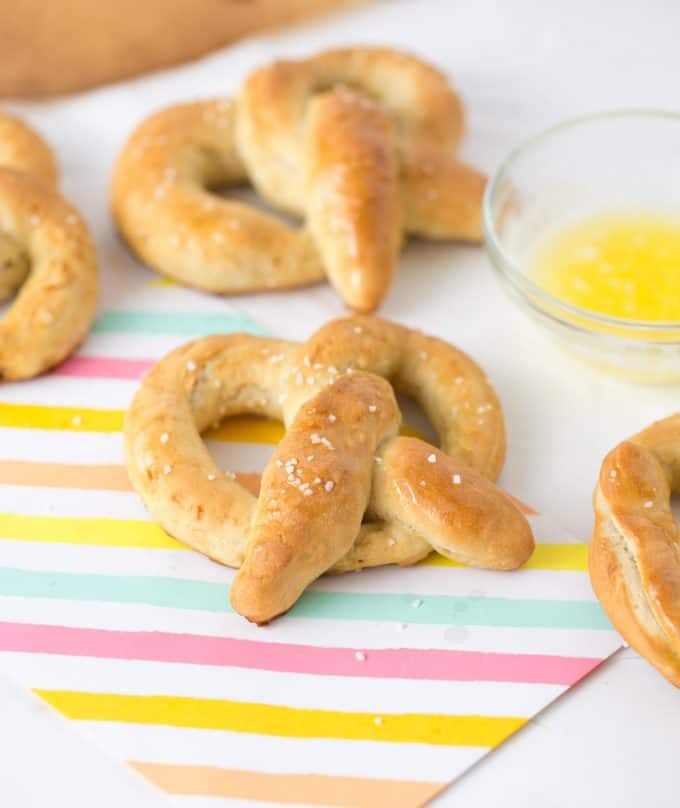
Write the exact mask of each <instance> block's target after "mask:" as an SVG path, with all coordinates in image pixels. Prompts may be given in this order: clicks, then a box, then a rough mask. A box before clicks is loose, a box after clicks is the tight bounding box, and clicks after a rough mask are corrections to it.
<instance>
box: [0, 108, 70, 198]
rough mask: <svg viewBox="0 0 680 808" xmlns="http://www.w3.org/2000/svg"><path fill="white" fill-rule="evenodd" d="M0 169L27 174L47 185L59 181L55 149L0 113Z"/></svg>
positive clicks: (17, 122)
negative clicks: (1, 167) (53, 152)
mask: <svg viewBox="0 0 680 808" xmlns="http://www.w3.org/2000/svg"><path fill="white" fill-rule="evenodd" d="M0 166H5V167H7V168H13V169H15V170H16V171H24V172H26V173H27V174H31V175H33V176H34V177H36V178H37V179H40V180H42V181H43V182H45V183H47V184H48V185H56V184H57V179H58V178H59V171H58V169H57V162H56V160H55V159H54V155H53V154H52V149H50V147H49V146H48V145H47V143H45V141H44V140H43V139H42V138H41V137H40V135H39V134H38V133H37V132H34V131H33V130H32V129H31V128H30V127H29V126H27V125H26V124H25V123H23V121H20V120H19V119H18V118H13V117H12V116H11V115H7V114H5V113H2V114H0Z"/></svg>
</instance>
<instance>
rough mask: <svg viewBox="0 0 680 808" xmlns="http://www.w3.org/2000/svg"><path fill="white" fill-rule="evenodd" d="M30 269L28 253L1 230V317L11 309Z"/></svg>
mask: <svg viewBox="0 0 680 808" xmlns="http://www.w3.org/2000/svg"><path fill="white" fill-rule="evenodd" d="M30 270H31V262H30V259H29V256H28V253H27V252H26V251H25V250H24V249H23V248H22V247H21V245H20V244H19V243H18V242H17V241H16V240H15V239H14V238H12V236H10V235H8V234H7V233H3V232H0V317H3V316H4V315H5V314H6V313H7V311H8V310H9V307H10V306H11V304H12V302H13V301H14V298H15V297H16V296H17V294H18V293H19V291H20V289H21V287H22V286H23V284H24V282H25V281H26V279H27V278H28V275H29V272H30Z"/></svg>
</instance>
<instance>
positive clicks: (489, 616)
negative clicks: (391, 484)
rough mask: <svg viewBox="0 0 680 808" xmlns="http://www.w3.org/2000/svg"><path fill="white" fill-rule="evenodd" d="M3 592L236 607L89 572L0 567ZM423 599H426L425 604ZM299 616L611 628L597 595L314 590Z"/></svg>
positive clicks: (208, 593) (207, 594) (204, 587)
mask: <svg viewBox="0 0 680 808" xmlns="http://www.w3.org/2000/svg"><path fill="white" fill-rule="evenodd" d="M0 595H10V596H18V597H33V598H54V599H57V600H83V601H104V602H107V603H144V604H148V605H152V606H165V607H171V608H175V609H191V610H195V611H205V612H229V611H231V607H230V606H229V587H228V586H227V585H226V584H219V583H211V582H205V581H194V580H187V579H180V578H156V577H153V578H152V577H145V576H139V577H138V576H131V577H129V576H128V577H123V576H116V575H87V574H80V573H67V572H36V571H34V570H22V569H8V568H4V569H0ZM417 601H422V603H421V605H419V606H418V607H416V606H414V603H416V602H417ZM289 614H291V615H293V616H294V617H302V618H305V617H308V618H315V619H319V618H325V619H329V620H371V621H373V620H375V621H394V622H399V623H422V624H428V625H447V626H452V625H453V626H455V625H466V626H501V627H510V626H513V627H529V628H566V629H598V630H608V629H611V625H610V623H609V621H608V620H607V618H606V616H605V614H604V612H603V611H602V609H601V608H600V605H599V604H598V603H597V602H595V601H568V600H513V599H510V598H480V597H469V598H467V597H449V596H446V595H437V596H430V597H428V596H426V595H416V594H408V595H381V594H375V595H363V594H354V593H350V592H315V591H308V592H306V593H305V594H304V595H303V596H302V598H300V600H299V601H298V602H297V603H296V604H295V606H294V607H293V608H292V609H291V610H290V612H289Z"/></svg>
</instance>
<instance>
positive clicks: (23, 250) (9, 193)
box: [0, 115, 97, 379]
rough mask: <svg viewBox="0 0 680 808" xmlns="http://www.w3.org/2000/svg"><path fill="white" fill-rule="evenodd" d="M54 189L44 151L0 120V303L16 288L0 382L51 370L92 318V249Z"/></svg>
mask: <svg viewBox="0 0 680 808" xmlns="http://www.w3.org/2000/svg"><path fill="white" fill-rule="evenodd" d="M56 183H57V167H56V163H55V161H54V157H53V156H52V152H51V150H50V148H49V146H48V145H47V144H46V143H45V142H44V141H43V140H42V139H41V138H40V137H39V136H38V135H37V134H36V133H35V132H33V131H32V130H31V129H29V128H28V127H27V126H26V125H25V124H23V123H21V122H20V121H18V120H16V119H15V118H11V117H9V116H7V115H0V303H3V302H5V301H6V300H8V299H9V298H11V297H12V295H14V294H15V293H16V292H17V290H19V292H18V294H17V297H16V299H15V301H14V303H13V304H12V306H11V307H10V309H9V311H8V312H7V314H5V316H4V317H2V319H0V379H28V378H31V377H32V376H36V375H37V374H38V373H41V372H42V371H44V370H47V369H48V368H50V367H52V366H53V365H56V364H58V363H59V362H61V361H62V360H63V359H65V358H66V357H67V356H68V355H69V354H70V353H71V352H72V351H73V350H74V349H75V348H76V347H77V345H78V344H79V343H80V342H81V341H82V340H83V339H84V337H85V336H86V334H87V332H88V330H89V327H90V325H91V323H92V320H93V318H94V314H95V305H96V292H97V268H96V260H95V254H94V247H93V245H92V241H91V239H90V235H89V233H88V230H87V227H86V226H85V223H84V222H83V221H82V219H81V218H80V216H79V215H78V213H77V212H76V211H75V210H74V209H73V208H72V207H71V206H70V205H69V204H68V203H67V202H66V201H65V200H64V199H63V197H62V196H61V195H60V194H59V192H58V191H57V190H56ZM22 284H23V286H22ZM20 287H21V288H20Z"/></svg>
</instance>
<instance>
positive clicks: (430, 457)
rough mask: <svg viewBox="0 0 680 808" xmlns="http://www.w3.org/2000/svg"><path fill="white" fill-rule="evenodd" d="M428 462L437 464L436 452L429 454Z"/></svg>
mask: <svg viewBox="0 0 680 808" xmlns="http://www.w3.org/2000/svg"><path fill="white" fill-rule="evenodd" d="M427 462H428V463H436V462H437V455H436V454H434V452H433V453H432V454H429V455H428V456H427Z"/></svg>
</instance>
